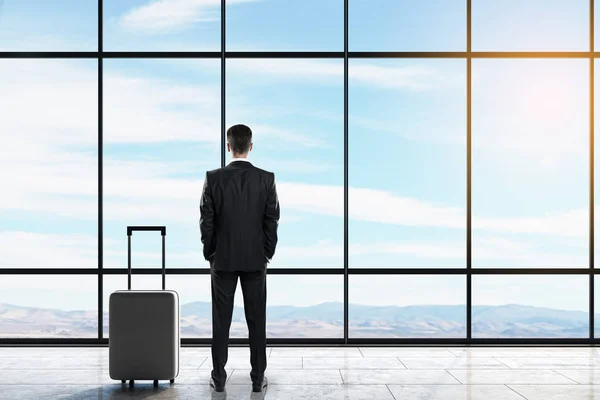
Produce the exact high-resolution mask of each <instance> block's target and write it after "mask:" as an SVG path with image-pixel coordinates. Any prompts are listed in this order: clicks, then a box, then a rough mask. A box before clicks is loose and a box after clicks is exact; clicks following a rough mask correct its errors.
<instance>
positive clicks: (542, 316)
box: [0, 302, 600, 338]
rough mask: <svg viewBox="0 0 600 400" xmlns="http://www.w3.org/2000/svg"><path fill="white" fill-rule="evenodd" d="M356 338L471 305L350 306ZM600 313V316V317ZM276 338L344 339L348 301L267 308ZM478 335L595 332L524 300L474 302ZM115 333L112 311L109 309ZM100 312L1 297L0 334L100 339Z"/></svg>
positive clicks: (184, 325) (401, 332) (234, 330)
mask: <svg viewBox="0 0 600 400" xmlns="http://www.w3.org/2000/svg"><path fill="white" fill-rule="evenodd" d="M211 310H212V308H211V304H210V303H208V302H193V303H187V304H183V305H182V306H181V334H182V336H183V337H210V336H211ZM349 315H350V336H351V337H366V338H369V337H377V338H382V337H383V338H392V337H433V338H443V337H445V338H451V337H464V336H465V306H462V305H458V306H441V305H430V306H406V307H397V306H366V305H360V304H350V305H349ZM599 317H600V316H599ZM267 318H268V323H267V331H268V332H267V334H268V336H269V337H284V338H292V337H320V338H331V337H342V336H343V325H344V323H343V304H342V303H322V304H317V305H313V306H308V307H294V306H271V307H268V308H267ZM472 318H473V326H472V330H473V337H499V338H508V337H532V338H542V337H545V338H553V337H561V338H567V337H568V338H577V337H587V335H588V321H589V319H588V313H587V312H583V311H567V310H557V309H551V308H541V307H530V306H523V305H518V304H508V305H502V306H474V307H473V315H472ZM104 326H105V330H104V331H105V332H106V334H108V314H107V313H105V314H104ZM247 334H248V330H247V328H246V322H245V318H244V310H243V308H242V307H237V306H236V307H235V308H234V312H233V322H232V325H231V337H247ZM96 335H97V313H96V312H95V311H63V310H56V309H46V308H34V307H22V306H17V305H10V304H1V303H0V337H96Z"/></svg>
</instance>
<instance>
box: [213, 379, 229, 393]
mask: <svg viewBox="0 0 600 400" xmlns="http://www.w3.org/2000/svg"><path fill="white" fill-rule="evenodd" d="M210 387H211V388H213V389H215V392H224V391H225V386H219V385H217V383H216V382H215V380H214V379H213V378H210Z"/></svg>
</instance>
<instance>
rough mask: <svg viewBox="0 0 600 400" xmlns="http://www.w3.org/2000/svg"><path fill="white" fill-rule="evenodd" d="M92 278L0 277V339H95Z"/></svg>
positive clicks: (94, 284)
mask: <svg viewBox="0 0 600 400" xmlns="http://www.w3.org/2000/svg"><path fill="white" fill-rule="evenodd" d="M97 337H98V277H97V276H95V275H78V276H74V275H60V276H58V275H49V276H48V275H46V276H44V275H2V277H1V279H0V338H97Z"/></svg>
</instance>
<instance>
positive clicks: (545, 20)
mask: <svg viewBox="0 0 600 400" xmlns="http://www.w3.org/2000/svg"><path fill="white" fill-rule="evenodd" d="M589 9H590V3H589V0H527V1H523V0H503V1H498V0H473V2H472V11H471V18H472V38H471V41H472V42H471V44H472V47H473V50H474V51H494V50H496V51H498V50H499V51H587V50H589V46H590V42H589V36H590V34H589V29H590V24H589Z"/></svg>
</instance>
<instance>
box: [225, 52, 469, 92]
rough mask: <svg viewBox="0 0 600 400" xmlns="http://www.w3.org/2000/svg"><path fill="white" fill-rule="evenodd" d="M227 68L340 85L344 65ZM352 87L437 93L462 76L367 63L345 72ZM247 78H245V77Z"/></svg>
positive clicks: (277, 62)
mask: <svg viewBox="0 0 600 400" xmlns="http://www.w3.org/2000/svg"><path fill="white" fill-rule="evenodd" d="M227 69H228V70H229V71H231V72H230V73H231V74H240V75H242V74H248V73H250V74H252V75H254V76H258V77H264V78H266V79H269V81H270V82H273V80H275V79H277V78H280V79H295V80H298V79H310V80H317V81H319V82H322V83H325V84H330V85H339V86H342V85H343V84H344V64H343V63H342V61H341V60H340V61H338V60H336V61H323V60H304V59H298V60H288V59H248V60H246V59H244V60H230V61H228V63H227ZM348 74H349V76H348V79H349V80H350V83H351V84H363V85H369V86H372V87H376V88H379V89H402V90H415V91H424V90H440V89H445V88H458V89H460V88H464V86H465V84H464V77H463V76H462V75H456V74H454V73H448V72H446V71H444V70H443V68H434V67H432V66H430V65H426V64H422V65H418V64H413V65H398V66H382V65H375V64H369V63H366V62H356V63H351V64H350V66H349V69H348ZM244 76H246V75H244ZM255 83H262V82H261V81H260V80H247V81H245V84H248V85H252V84H255Z"/></svg>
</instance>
